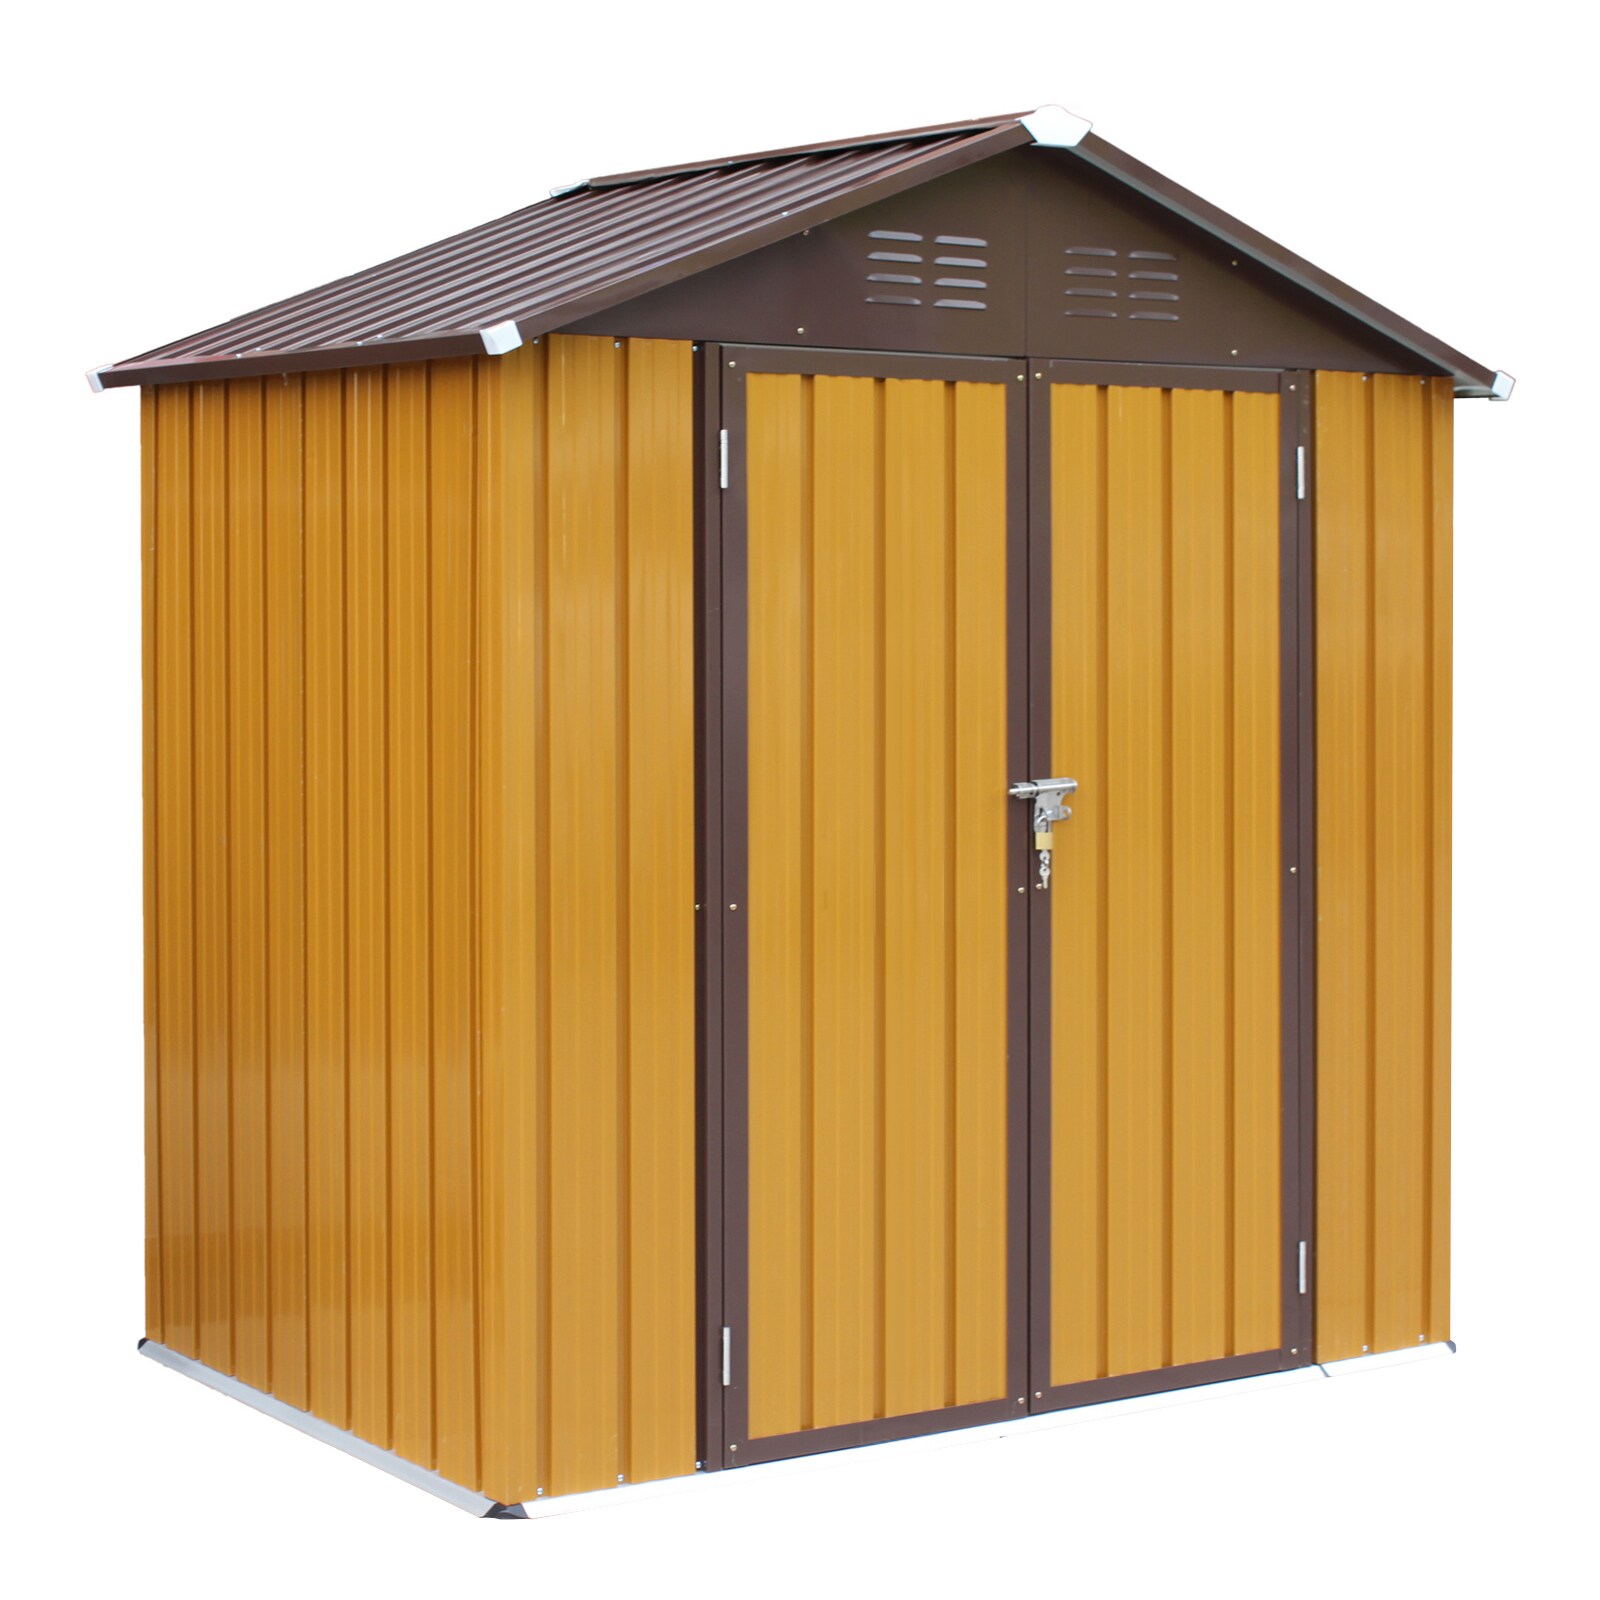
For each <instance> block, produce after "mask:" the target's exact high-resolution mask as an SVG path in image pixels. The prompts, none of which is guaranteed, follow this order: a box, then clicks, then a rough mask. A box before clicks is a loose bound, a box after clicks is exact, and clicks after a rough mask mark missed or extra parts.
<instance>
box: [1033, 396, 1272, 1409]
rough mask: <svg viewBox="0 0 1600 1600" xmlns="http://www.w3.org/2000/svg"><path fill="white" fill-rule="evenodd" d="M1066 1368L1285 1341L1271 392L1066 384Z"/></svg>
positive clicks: (1056, 567) (1059, 1002) (1057, 720)
mask: <svg viewBox="0 0 1600 1600" xmlns="http://www.w3.org/2000/svg"><path fill="white" fill-rule="evenodd" d="M1050 406H1051V411H1050V439H1051V476H1052V487H1051V495H1052V519H1053V520H1052V526H1053V530H1054V533H1053V552H1054V556H1053V569H1052V578H1053V605H1054V621H1053V632H1054V655H1055V661H1054V685H1053V696H1052V698H1053V710H1052V715H1053V731H1052V743H1053V746H1054V758H1055V759H1054V764H1053V767H1052V771H1055V772H1060V773H1064V774H1070V775H1071V776H1073V777H1075V778H1077V779H1078V781H1079V785H1080V787H1079V791H1078V793H1077V795H1076V796H1075V797H1074V798H1073V802H1072V809H1073V815H1072V820H1071V821H1070V822H1068V823H1065V824H1062V825H1060V826H1059V827H1058V828H1057V830H1056V839H1057V841H1058V844H1057V848H1056V851H1055V874H1054V878H1053V880H1052V885H1051V891H1050V894H1051V915H1052V919H1053V930H1052V933H1053V937H1052V965H1053V974H1052V1017H1053V1029H1054V1048H1053V1056H1052V1070H1053V1090H1054V1092H1053V1100H1052V1104H1053V1117H1052V1124H1053V1127H1052V1138H1053V1142H1054V1143H1053V1150H1054V1155H1053V1162H1052V1166H1053V1172H1054V1179H1053V1193H1052V1195H1051V1257H1052V1259H1051V1301H1052V1319H1051V1328H1052V1337H1051V1381H1052V1382H1054V1383H1075V1382H1080V1381H1083V1380H1086V1379H1092V1378H1099V1377H1107V1376H1111V1375H1115V1374H1120V1373H1135V1372H1144V1371H1148V1370H1150V1369H1152V1368H1157V1367H1163V1366H1173V1365H1181V1364H1184V1363H1187V1362H1195V1361H1205V1360H1212V1359H1216V1358H1219V1357H1223V1356H1230V1355H1241V1354H1248V1353H1252V1352H1256V1351H1263V1350H1271V1349H1274V1348H1275V1347H1276V1346H1277V1344H1278V1341H1279V1293H1280V1280H1281V1268H1280V1256H1279V1247H1280V1224H1279V1215H1280V1204H1281V1203H1280V1199H1279V1179H1280V1167H1279V1150H1280V1135H1279V1103H1280V1102H1279V1083H1278V1080H1279V1072H1280V1065H1279V1063H1280V1059H1281V1047H1280V1038H1279V1023H1280V984H1281V964H1280V950H1279V937H1280V926H1279V871H1280V864H1279V816H1278V806H1279V732H1278V719H1279V688H1278V649H1279V623H1278V610H1279V597H1278V541H1279V512H1278V471H1279V468H1278V462H1279V435H1278V415H1279V403H1278V397H1277V395H1275V394H1248V393H1237V394H1226V393H1219V392H1211V391H1203V390H1194V389H1175V390H1161V389H1155V388H1126V387H1114V386H1113V387H1089V386H1084V385H1066V384H1063V385H1052V386H1051V390H1050Z"/></svg>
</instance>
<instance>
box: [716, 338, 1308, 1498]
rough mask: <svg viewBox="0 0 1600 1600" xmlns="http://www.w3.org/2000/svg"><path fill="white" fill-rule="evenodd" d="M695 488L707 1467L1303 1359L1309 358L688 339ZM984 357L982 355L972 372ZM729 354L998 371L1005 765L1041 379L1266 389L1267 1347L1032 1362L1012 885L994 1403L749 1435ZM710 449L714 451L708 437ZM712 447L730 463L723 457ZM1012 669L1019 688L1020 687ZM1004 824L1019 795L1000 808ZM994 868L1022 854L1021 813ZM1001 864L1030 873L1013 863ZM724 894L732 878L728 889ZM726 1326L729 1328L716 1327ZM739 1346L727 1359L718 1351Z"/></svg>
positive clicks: (1040, 995) (1025, 642)
mask: <svg viewBox="0 0 1600 1600" xmlns="http://www.w3.org/2000/svg"><path fill="white" fill-rule="evenodd" d="M697 349H698V357H699V359H698V365H697V368H696V386H697V387H696V414H697V426H696V435H697V447H698V449H699V451H700V460H699V462H698V464H697V474H696V478H697V483H698V485H699V493H698V496H697V499H698V501H699V504H698V505H697V507H696V532H697V540H696V546H697V550H696V589H697V592H696V606H697V663H696V665H697V676H698V685H697V688H698V700H699V704H698V707H697V710H698V717H697V753H696V769H697V775H698V787H699V792H698V805H697V822H696V830H697V847H696V855H697V868H698V871H697V879H698V886H699V895H698V900H699V907H698V909H699V911H700V936H699V955H700V973H699V999H700V1018H699V1024H698V1028H699V1032H698V1052H699V1057H700V1062H699V1066H700V1071H699V1116H698V1129H699V1134H700V1158H699V1179H700V1182H699V1196H700V1218H699V1222H700V1230H699V1252H700V1295H699V1339H698V1345H697V1348H698V1350H699V1353H700V1364H701V1370H700V1374H699V1379H700V1404H699V1430H700V1432H699V1441H698V1444H699V1455H700V1458H701V1459H700V1463H699V1465H700V1466H701V1468H702V1470H706V1471H715V1470H718V1469H721V1468H726V1467H729V1466H737V1465H750V1464H754V1463H757V1462H763V1461H773V1460H781V1459H786V1458H791V1457H795V1456H800V1455H805V1454H810V1453H815V1452H820V1451H829V1450H837V1449H843V1448H849V1447H851V1446H856V1445H863V1444H872V1443H878V1442H887V1441H893V1440H901V1439H907V1438H912V1437H915V1436H918V1435H921V1434H927V1433H938V1432H945V1431H950V1430H953V1429H960V1428H968V1427H975V1426H982V1425H985V1424H992V1423H996V1422H1002V1421H1006V1420H1010V1419H1014V1418H1016V1417H1018V1416H1021V1415H1024V1414H1027V1413H1045V1412H1050V1411H1056V1410H1061V1409H1064V1408H1070V1407H1075V1406H1083V1405H1094V1404H1099V1403H1103V1402H1106V1401H1110V1400H1118V1399H1123V1398H1129V1397H1134V1396H1141V1395H1150V1394H1159V1393H1161V1392H1164V1391H1168V1390H1177V1389H1183V1388H1187V1387H1191V1386H1196V1385H1203V1384H1211V1383H1217V1382H1222V1381H1227V1380H1232V1379H1238V1378H1244V1377H1250V1376H1255V1375H1258V1374H1264V1373H1272V1372H1279V1371H1292V1370H1294V1369H1298V1368H1305V1367H1310V1366H1311V1365H1313V1358H1312V1350H1313V1327H1312V1323H1313V1295H1312V1293H1311V1290H1312V1286H1313V1282H1314V1271H1315V1254H1316V1241H1315V1234H1314V1206H1313V1197H1314V1172H1313V1166H1312V1162H1313V1152H1314V1144H1315V1130H1314V1121H1313V1116H1314V1105H1315V1100H1314V1089H1315V1060H1314V1052H1315V1014H1314V996H1315V926H1316V922H1315V917H1316V912H1315V904H1314V900H1315V871H1314V866H1315V860H1316V849H1315V767H1314V760H1315V700H1314V683H1315V656H1314V638H1313V631H1312V629H1313V618H1314V592H1313V560H1312V556H1313V545H1312V541H1313V537H1314V528H1313V517H1312V505H1313V499H1312V491H1311V482H1310V471H1311V468H1312V465H1313V464H1312V463H1311V461H1310V442H1311V425H1312V381H1311V379H1312V375H1311V374H1310V373H1309V372H1307V371H1304V370H1287V371H1280V370H1277V369H1264V368H1263V369H1256V368H1237V367H1235V368H1203V367H1184V366H1172V365H1166V366H1160V367H1155V366H1142V365H1134V364H1124V363H1110V362H1074V361H1067V360H1043V359H1040V360H1030V359H1022V360H1010V359H1007V358H999V357H960V356H938V355H918V354H910V353H904V354H901V353H893V354H886V353H884V352H881V351H850V350H828V349H801V348H796V347H788V346H771V347H768V346H735V345H723V344H718V343H713V342H706V343H704V344H702V345H700V346H698V347H697ZM985 369H987V370H985ZM729 371H735V372H737V373H738V374H739V375H740V376H741V377H742V376H743V375H744V374H746V373H748V372H750V371H760V372H787V373H809V374H837V375H849V376H861V377H926V378H933V379H950V378H955V377H959V376H972V377H979V376H983V377H988V376H992V375H993V374H995V373H1002V372H1003V374H1004V375H1005V377H1006V379H1007V381H1008V384H1009V386H1010V391H1011V394H1010V404H1009V407H1008V441H1007V448H1008V468H1007V481H1008V492H1009V493H1010V495H1011V496H1012V504H1011V505H1010V507H1009V508H1008V573H1007V592H1008V597H1009V602H1010V615H1011V618H1012V626H1011V628H1010V630H1009V636H1008V655H1009V678H1010V682H1011V685H1012V692H1011V697H1010V698H1011V704H1010V706H1009V709H1008V724H1009V726H1008V745H1009V748H1010V750H1011V752H1012V766H1013V775H1014V776H1015V777H1023V776H1028V775H1043V774H1044V773H1046V771H1047V770H1049V764H1050V760H1051V749H1050V728H1051V722H1050V689H1049V679H1050V674H1049V672H1048V671H1039V670H1032V667H1034V666H1036V664H1037V663H1038V662H1040V661H1046V662H1048V661H1049V659H1050V655H1049V652H1050V647H1051V615H1050V609H1051V608H1050V603H1049V595H1050V551H1051V538H1052V522H1051V507H1050V497H1049V483H1050V479H1049V465H1050V463H1049V434H1048V389H1049V381H1047V380H1053V381H1054V382H1055V383H1058V384H1059V383H1085V384H1117V385H1135V386H1150V387H1161V388H1194V389H1213V390H1248V391H1253V392H1276V393H1278V394H1279V396H1280V402H1281V404H1280V441H1279V442H1280V459H1279V520H1280V613H1279V614H1280V639H1279V649H1280V687H1281V707H1280V728H1281V741H1280V749H1281V762H1282V770H1281V786H1280V792H1281V805H1282V817H1281V838H1282V864H1283V872H1282V886H1283V887H1282V897H1281V928H1282V952H1281V974H1282V985H1283V988H1282V1063H1281V1072H1282V1078H1281V1105H1282V1128H1281V1175H1282V1184H1281V1208H1282V1209H1281V1224H1282V1226H1281V1245H1282V1247H1281V1330H1282V1332H1281V1340H1280V1345H1279V1347H1278V1348H1276V1349H1272V1350H1266V1351H1259V1352H1250V1353H1246V1354H1239V1355H1232V1356H1228V1357H1226V1358H1223V1359H1220V1360H1211V1361H1201V1362H1194V1363H1189V1364H1184V1365H1174V1366H1169V1367H1164V1368H1157V1369H1154V1370H1151V1371H1146V1372H1139V1373H1132V1374H1125V1375H1119V1376H1112V1377H1104V1378H1099V1379H1094V1380H1091V1381H1088V1382H1080V1383H1072V1384H1051V1383H1050V1381H1049V1370H1048V1368H1049V1334H1050V1326H1049V1318H1050V1309H1049V1308H1050V1290H1049V1206H1050V1139H1049V1127H1050V1049H1049V1046H1050V1018H1049V981H1048V974H1049V959H1050V958H1049V938H1050V933H1049V914H1048V913H1049V902H1048V897H1047V896H1045V895H1031V894H1030V895H1027V896H1026V897H1025V898H1023V900H1022V904H1021V907H1020V908H1019V915H1018V916H1017V917H1016V918H1014V919H1013V924H1012V969H1013V976H1012V979H1011V981H1010V1001H1009V1011H1010V1017H1011V1023H1012V1030H1013V1032H1012V1038H1013V1040H1014V1041H1015V1046H1014V1048H1013V1049H1012V1050H1011V1051H1010V1053H1009V1063H1008V1082H1009V1085H1010V1087H1009V1090H1008V1095H1009V1111H1008V1125H1009V1126H1008V1137H1009V1147H1010V1150H1011V1169H1010V1173H1009V1177H1008V1198H1009V1202H1010V1204H1009V1220H1008V1234H1009V1239H1008V1252H1007V1253H1008V1282H1009V1304H1008V1321H1007V1326H1008V1370H1009V1373H1010V1382H1011V1389H1012V1392H1011V1394H1010V1395H1009V1396H1008V1397H1007V1398H1005V1399H1003V1400H1000V1401H997V1402H986V1403H983V1404H978V1405H968V1406H956V1407H949V1408H941V1409H938V1410H933V1411H922V1412H913V1413H907V1414H903V1415H897V1416H887V1417H879V1418H875V1419H872V1420H870V1421H865V1422H861V1423H853V1424H848V1425H845V1426H838V1427H823V1428H816V1429H812V1430H807V1431H804V1432H800V1433H786V1434H782V1435H778V1436H774V1437H769V1438H758V1439H754V1440H752V1439H751V1438H750V1437H749V1429H748V1395H747V1393H746V1392H745V1389H744V1386H743V1375H742V1372H741V1368H740V1355H739V1352H741V1351H742V1350H744V1349H746V1348H748V1345H747V1339H746V1334H747V1325H748V1300H747V1275H748V1251H749V1228H748V1215H747V1201H748V1180H749V1172H748V1156H749V1151H748V1120H747V1119H748V1077H747V1070H746V1068H747V1063H746V1061H745V1059H744V1055H743V1040H744V1029H745V1027H746V1026H747V1020H748V1019H747V1012H746V993H745V988H744V985H745V983H746V980H747V960H746V951H745V946H744V937H743V927H742V924H740V923H739V922H738V921H737V916H738V914H737V913H736V912H731V911H730V909H729V908H730V907H731V906H732V905H736V904H739V903H740V902H741V901H742V899H743V892H742V872H743V864H744V862H745V860H746V853H747V843H748V830H749V820H750V819H749V810H748V806H749V797H748V794H747V788H746V774H745V769H744V752H745V744H744V737H745V735H744V719H745V716H746V710H747V706H746V697H745V690H746V683H745V677H744V672H745V665H746V661H745V652H746V638H745V628H746V625H747V611H746V606H745V590H744V585H745V581H746V567H745V552H744V544H743V538H744V528H745V523H746V516H747V506H746V501H745V497H744V484H743V474H742V473H741V472H740V471H739V470H738V467H737V465H736V464H735V463H736V461H737V450H738V448H739V441H741V440H742V433H743V411H742V389H741V388H740V387H739V386H738V385H737V384H728V383H726V382H725V378H726V375H727V374H728V373H729ZM725 452H726V453H725ZM725 466H726V467H727V468H728V469H729V470H728V473H727V476H726V478H724V476H723V472H724V468H725ZM1019 688H1020V691H1021V692H1019ZM1014 810H1015V811H1016V812H1017V820H1018V822H1019V823H1022V822H1024V821H1025V818H1024V817H1023V811H1024V808H1022V807H1014ZM1008 838H1009V843H1008V865H1009V866H1010V869H1011V870H1012V871H1013V872H1016V871H1019V870H1020V871H1022V872H1024V873H1025V872H1027V871H1028V870H1029V866H1030V863H1029V862H1028V859H1027V858H1028V854H1029V852H1028V839H1027V832H1026V828H1025V827H1022V826H1019V827H1017V828H1014V829H1012V830H1011V833H1010V835H1009V836H1008ZM1018 881H1025V880H1024V879H1018ZM736 891H738V892H736ZM725 1335H726V1336H728V1337H730V1338H731V1346H729V1345H725ZM729 1348H731V1350H732V1351H733V1352H734V1353H733V1355H732V1358H731V1364H730V1365H729V1366H728V1367H727V1369H726V1379H727V1380H731V1381H725V1362H727V1361H728V1359H729V1358H728V1356H727V1353H726V1352H727V1350H728V1349H729Z"/></svg>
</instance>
